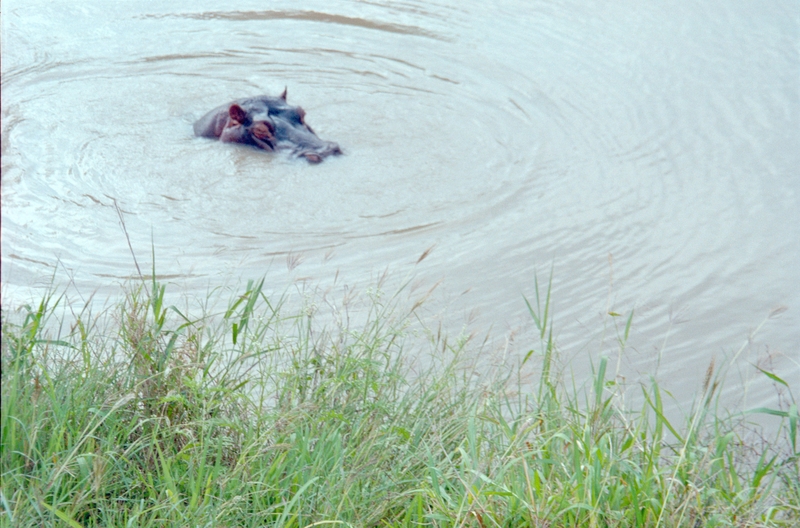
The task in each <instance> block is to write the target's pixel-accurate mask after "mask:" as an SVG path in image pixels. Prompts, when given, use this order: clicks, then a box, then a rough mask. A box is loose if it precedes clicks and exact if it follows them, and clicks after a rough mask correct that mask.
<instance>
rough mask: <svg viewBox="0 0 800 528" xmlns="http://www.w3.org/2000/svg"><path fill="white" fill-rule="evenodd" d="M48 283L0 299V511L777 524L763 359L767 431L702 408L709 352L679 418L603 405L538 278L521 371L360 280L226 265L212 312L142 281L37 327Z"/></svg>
mask: <svg viewBox="0 0 800 528" xmlns="http://www.w3.org/2000/svg"><path fill="white" fill-rule="evenodd" d="M61 301H62V299H61V298H59V297H58V296H56V295H49V296H46V297H45V298H43V299H42V300H41V302H40V303H39V304H38V305H37V306H31V307H29V308H27V309H23V310H22V311H21V312H18V313H14V314H9V313H7V312H5V310H4V313H3V336H2V445H1V446H0V450H1V452H0V455H1V459H2V483H1V487H2V497H0V499H2V500H1V501H0V505H1V506H2V517H1V518H2V520H1V521H0V523H1V524H2V525H5V526H41V525H58V524H63V525H65V526H72V527H77V526H214V527H219V526H225V527H231V528H232V527H240V526H253V527H255V526H259V527H260V526H312V525H313V526H476V527H481V528H483V527H489V526H727V525H733V526H760V525H774V526H795V525H796V524H797V523H798V522H800V477H798V475H799V474H800V461H799V459H798V445H797V440H798V434H797V422H798V412H797V405H796V400H795V399H794V398H796V397H797V395H796V394H795V395H793V396H792V395H791V390H789V389H790V387H789V386H788V384H787V383H786V382H785V381H784V380H782V379H780V378H779V377H777V376H775V375H774V374H772V373H769V372H765V373H764V374H765V375H766V376H770V377H772V378H773V381H775V382H776V383H777V384H779V385H780V386H782V387H785V388H786V389H787V391H788V394H790V396H791V398H790V399H791V401H787V403H786V406H785V408H779V409H760V410H758V412H759V413H760V414H762V415H768V416H770V417H771V418H774V419H775V420H776V421H782V425H781V426H780V427H778V428H777V430H778V433H777V435H775V436H774V437H770V438H761V437H758V436H757V435H754V434H753V431H752V430H751V429H750V428H748V426H747V421H746V418H747V416H748V415H746V414H743V413H742V412H739V411H732V410H725V409H718V408H717V407H716V406H715V401H716V400H715V395H716V394H717V393H718V392H719V389H720V385H721V384H722V383H724V371H722V370H720V369H719V368H717V367H715V366H714V364H713V363H712V364H711V365H710V366H708V365H698V369H705V370H706V376H705V381H704V383H703V387H702V397H701V398H700V400H699V401H698V402H697V403H696V405H695V406H694V407H693V410H692V412H691V413H690V414H689V415H688V416H687V417H686V420H685V421H684V422H682V423H676V422H675V421H670V420H669V419H667V417H666V415H665V413H664V411H663V409H664V405H665V400H668V399H669V396H668V395H667V394H665V393H664V391H662V390H661V389H660V388H659V384H658V381H657V380H652V382H651V383H650V384H648V385H645V386H642V388H641V391H642V395H643V401H644V402H645V403H644V404H643V406H642V407H641V408H638V409H631V408H627V407H626V406H625V404H624V400H623V399H622V398H620V397H619V391H618V388H617V385H616V382H615V380H614V379H612V378H613V376H611V375H610V374H609V370H610V369H607V361H606V360H605V359H602V360H600V362H599V363H598V365H596V368H595V377H594V382H593V383H592V384H591V386H590V387H589V388H588V389H586V390H583V389H576V388H574V387H573V386H572V385H571V384H570V383H569V382H567V381H566V380H565V379H562V377H560V376H559V375H558V372H557V370H556V369H554V368H553V365H554V362H555V360H556V358H557V356H558V355H559V353H560V351H559V348H558V346H557V343H556V342H555V341H554V339H553V333H552V332H553V328H552V323H551V314H550V310H549V307H550V304H549V292H548V291H542V292H541V296H540V295H539V288H538V287H537V289H536V296H535V298H532V299H529V307H530V312H531V316H532V319H533V322H534V324H535V326H536V328H537V330H538V334H537V336H538V338H539V340H538V341H537V342H535V343H531V344H530V346H531V348H530V353H528V354H527V356H526V357H525V358H524V361H523V362H522V363H524V364H525V365H527V366H530V365H536V369H535V370H536V372H537V373H538V381H536V382H535V383H534V384H533V385H532V388H531V386H529V385H524V386H523V384H522V382H521V380H520V376H519V370H518V369H516V370H513V369H512V370H505V371H500V372H494V373H491V374H488V373H486V372H478V371H476V369H475V368H474V367H473V368H470V366H469V365H471V364H474V363H473V362H472V361H471V358H474V354H475V353H476V348H477V346H476V345H474V344H473V342H472V341H471V340H470V339H468V337H466V336H448V335H447V334H446V332H444V331H443V330H440V329H433V330H431V329H427V328H426V327H425V324H424V323H425V321H424V320H422V321H420V319H419V316H418V314H417V309H418V306H417V305H415V306H413V307H411V308H405V307H404V306H401V304H400V303H398V302H397V301H396V298H393V297H390V296H386V295H382V294H380V293H379V292H372V293H371V294H369V295H367V296H366V303H365V305H364V306H362V308H361V309H360V311H359V312H358V313H352V314H351V313H349V312H348V311H347V309H342V308H341V307H340V306H335V305H332V304H329V303H326V302H325V301H324V300H323V299H308V300H307V302H306V303H305V304H304V305H303V307H302V308H299V309H295V308H289V307H288V304H287V303H286V302H285V301H286V298H285V297H281V298H277V299H273V298H270V297H269V296H268V295H266V294H265V293H264V292H263V283H250V284H249V285H248V287H247V288H246V291H244V292H242V293H241V294H240V295H237V296H236V297H235V298H234V299H233V300H232V301H231V303H230V304H229V306H228V308H227V310H224V311H221V312H219V313H187V312H186V311H185V310H180V309H177V308H175V307H171V306H167V304H166V303H165V290H164V287H163V286H162V285H160V284H159V283H157V282H156V281H150V282H146V283H145V284H144V285H143V286H141V287H138V288H132V289H131V290H130V292H129V293H128V294H127V295H126V297H125V299H124V301H123V302H122V303H121V304H120V306H119V307H118V308H116V309H114V310H111V311H108V312H105V313H103V314H100V315H97V316H92V315H89V314H85V313H80V314H78V315H74V321H73V322H71V323H70V324H69V325H67V326H68V328H65V327H64V326H61V329H60V330H57V329H58V328H59V325H58V324H54V323H55V321H54V320H53V318H54V317H55V314H56V313H58V308H59V303H60V302H61ZM61 308H63V307H61ZM631 324H632V319H631V318H628V319H627V324H625V325H623V328H622V329H621V332H620V336H619V346H621V347H624V346H625V340H626V338H627V335H628V331H629V329H630V326H631ZM420 355H424V356H425V357H426V358H427V359H426V362H425V365H426V367H425V368H424V369H422V368H419V367H418V366H417V365H416V364H415V363H414V362H413V358H414V357H419V356H420ZM521 366H522V365H520V367H521Z"/></svg>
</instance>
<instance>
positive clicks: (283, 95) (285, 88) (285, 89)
mask: <svg viewBox="0 0 800 528" xmlns="http://www.w3.org/2000/svg"><path fill="white" fill-rule="evenodd" d="M288 89H289V88H288V87H286V86H284V87H283V93H282V94H281V99H283V100H284V101H285V100H286V91H287V90H288Z"/></svg>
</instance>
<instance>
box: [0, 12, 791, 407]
mask: <svg viewBox="0 0 800 528" xmlns="http://www.w3.org/2000/svg"><path fill="white" fill-rule="evenodd" d="M799 13H800V12H799V11H798V9H797V2H796V1H775V2H767V3H765V2H746V1H745V2H734V3H732V2H725V1H722V0H719V1H713V0H712V1H709V2H702V3H687V2H683V3H679V4H676V5H672V4H670V3H664V2H651V3H647V4H643V5H633V4H631V3H627V2H601V1H596V2H592V1H589V2H587V1H581V2H574V1H569V0H556V1H527V0H526V1H523V0H498V1H491V2H457V1H455V0H438V1H433V2H431V1H426V2H422V1H417V0H404V1H391V0H374V1H357V0H353V1H335V0H326V1H324V2H322V1H306V2H290V1H275V2H269V3H265V2H256V1H245V0H239V1H232V2H225V3H224V4H220V3H219V2H209V1H191V2H189V1H184V0H178V1H174V2H168V3H165V2H117V1H109V0H89V1H83V2H72V1H64V0H48V1H46V2H44V1H36V0H11V1H6V2H4V3H3V11H2V39H3V40H2V95H3V96H2V257H3V260H2V274H3V275H2V279H3V297H4V300H3V302H4V303H11V304H13V303H15V302H23V301H25V300H27V299H28V298H29V297H30V296H31V295H35V292H36V291H41V288H44V287H46V286H47V285H49V284H50V283H51V281H53V280H55V282H56V283H57V284H60V285H67V287H68V288H69V289H70V291H73V292H81V293H79V295H83V296H88V295H89V293H91V292H97V293H96V296H97V297H98V298H102V297H103V296H104V295H109V296H113V295H117V294H118V291H119V290H118V285H119V284H121V283H124V282H125V281H126V280H128V279H129V278H130V277H133V276H135V275H136V271H135V267H134V265H133V259H132V257H131V252H130V249H129V246H128V239H127V238H126V236H125V233H124V232H123V229H122V225H121V222H120V215H121V216H122V218H123V219H124V227H125V231H127V234H128V237H129V238H130V243H131V246H132V247H133V248H134V251H135V253H136V254H137V260H139V261H140V263H141V264H142V266H143V267H145V268H149V266H150V254H151V249H152V250H154V251H155V254H156V261H157V272H158V274H159V275H160V276H161V277H162V279H164V280H166V281H168V282H173V283H174V284H175V285H177V286H176V287H178V288H180V289H182V290H184V291H188V292H189V293H191V292H196V293H198V294H199V295H201V296H202V295H205V293H206V292H207V291H209V290H210V289H213V288H214V287H216V286H218V285H221V284H230V283H231V281H232V280H236V279H239V278H240V279H241V280H247V279H250V278H258V277H261V276H266V277H267V283H268V284H269V285H271V288H273V289H274V291H277V292H281V291H283V290H285V289H286V287H287V284H290V283H291V282H292V281H298V280H299V281H305V282H307V283H319V284H323V285H332V286H330V287H332V288H338V287H340V286H342V285H360V286H362V287H364V288H366V287H368V286H369V285H370V284H372V283H374V281H375V280H376V278H377V277H379V276H380V275H381V274H382V273H383V272H384V270H386V269H388V270H389V271H390V273H392V274H395V275H396V276H398V277H401V278H404V277H408V276H412V277H414V279H415V281H416V282H415V284H421V285H423V286H420V288H422V290H421V291H424V289H425V288H427V287H430V286H432V285H433V284H435V283H437V282H438V281H440V280H441V281H442V282H441V285H440V286H439V288H438V290H437V293H436V295H435V296H434V297H433V300H432V301H431V302H432V303H433V305H432V308H431V313H438V312H439V311H440V309H441V310H444V311H445V312H446V315H445V316H443V317H445V318H446V319H447V321H448V324H449V325H450V328H451V330H452V331H458V330H460V325H461V324H465V323H468V324H469V325H470V328H472V329H475V331H476V332H478V333H481V332H485V331H490V332H491V333H492V335H493V336H495V337H496V338H498V339H501V340H502V339H503V338H504V337H506V336H508V337H510V339H511V344H510V347H509V349H508V350H509V353H510V354H512V355H514V354H517V355H519V356H522V355H524V354H525V353H526V352H527V350H528V346H529V343H530V342H529V341H528V340H527V339H528V338H529V337H530V328H531V324H530V318H529V316H528V315H527V311H526V308H525V305H524V303H523V301H522V295H523V294H524V295H527V296H529V297H532V296H533V295H534V291H533V283H534V277H536V276H537V274H538V277H539V280H540V282H541V281H544V282H546V281H547V278H548V275H549V272H550V269H551V267H552V268H553V269H554V280H553V299H554V307H555V314H556V328H557V330H558V339H559V342H560V344H561V345H562V349H563V350H564V351H565V353H566V355H567V357H569V358H571V359H572V360H573V364H574V365H575V367H576V368H577V369H579V370H580V369H583V370H584V371H585V369H586V365H588V361H587V358H591V359H593V360H596V359H597V355H598V354H599V353H606V352H609V351H613V350H614V349H613V347H612V346H609V342H611V343H613V339H614V338H615V334H614V331H613V322H614V321H615V320H616V319H615V318H613V317H611V316H609V315H607V314H608V313H609V312H615V313H620V314H624V316H626V315H627V314H628V313H629V312H630V311H631V310H632V309H635V314H636V315H635V318H634V327H633V331H632V335H631V340H630V343H629V348H628V349H627V351H626V354H625V370H624V375H625V376H626V377H627V378H628V379H631V380H632V379H636V377H637V376H638V375H644V374H648V373H652V372H653V371H654V369H655V368H656V366H658V372H659V376H661V377H662V378H663V380H664V381H665V383H666V384H667V385H668V387H669V388H671V389H672V390H673V392H674V393H675V394H676V397H677V398H678V399H679V400H681V401H688V400H689V399H690V398H691V396H692V394H693V392H694V391H696V390H697V388H698V387H699V385H700V384H701V383H702V379H703V375H704V373H705V369H706V366H707V365H708V364H709V362H710V361H711V358H712V357H717V358H718V360H719V361H722V359H723V358H728V359H731V358H733V357H735V356H736V357H737V366H736V369H735V371H734V372H735V376H734V378H735V377H737V376H740V377H741V378H742V381H741V382H740V380H738V379H736V380H735V381H736V383H733V384H732V386H731V391H732V394H735V395H736V396H740V395H741V394H743V390H742V387H743V386H744V387H746V391H745V392H746V394H747V396H746V397H747V401H746V402H745V405H747V406H750V405H770V406H776V405H777V404H778V400H777V398H778V397H777V396H776V393H775V390H774V387H773V386H772V384H771V382H770V381H769V380H768V379H766V378H764V377H763V376H760V377H759V374H758V373H757V371H756V370H755V369H754V368H753V367H752V365H753V364H758V365H759V366H761V367H763V368H766V369H769V370H773V371H775V372H776V373H778V374H780V375H781V376H783V377H784V379H786V380H787V381H790V382H794V383H795V384H796V386H797V384H800V364H799V362H800V359H798V358H800V354H799V353H798V350H799V349H800V195H799V193H800V171H799V170H798V167H800V59H799V58H798V54H799V52H798V47H799V46H800V45H799V44H798V43H799V42H800V36H799V35H800V32H799V30H798V28H800V21H799V20H798V19H799V18H800V14H799ZM284 87H287V88H288V93H289V101H290V102H293V103H295V104H299V105H302V106H303V107H304V108H305V110H306V111H307V120H308V122H309V123H310V124H311V125H312V126H313V127H314V129H315V130H316V132H317V133H318V135H319V136H320V137H321V138H323V139H328V140H332V141H337V142H338V143H339V144H340V145H341V146H342V148H343V149H344V151H345V153H346V154H345V156H342V157H338V158H333V159H328V160H326V161H325V162H324V163H322V164H321V165H319V166H311V165H308V164H306V163H304V162H302V161H299V160H292V159H289V158H288V157H286V156H284V155H274V156H273V155H269V154H265V153H263V152H259V151H256V150H253V149H249V148H243V147H236V146H232V145H222V144H219V143H215V142H213V141H208V140H204V139H198V138H195V137H193V136H192V123H193V122H194V121H195V120H196V119H197V118H199V117H200V116H202V115H203V114H204V113H205V112H207V111H208V110H210V109H211V108H214V107H216V106H218V105H220V104H223V103H225V102H226V101H229V100H232V99H235V98H239V97H245V96H251V95H258V94H262V93H266V94H272V95H277V94H279V93H280V92H281V91H282V90H283V88H284ZM431 248H432V249H431ZM427 250H430V252H429V253H428V255H427V257H426V258H425V259H423V260H422V261H420V262H417V261H418V259H419V258H420V256H421V255H423V253H424V252H426V251H427ZM783 308H787V310H785V311H783ZM775 310H777V311H778V312H782V313H780V314H779V315H778V316H775V317H772V318H768V316H769V315H770V314H771V313H775V312H774V311H775ZM618 319H620V320H621V319H622V318H618ZM621 323H622V324H623V325H624V321H621ZM762 323H763V325H762ZM757 327H758V328H759V329H758V332H757V333H756V334H755V335H754V336H751V333H752V332H753V331H754V330H755V329H756V328H757ZM603 335H606V341H605V342H602V341H601V337H602V336H603ZM601 343H602V344H601ZM742 347H743V348H742ZM739 350H741V353H739V354H738V356H737V353H738V351H739Z"/></svg>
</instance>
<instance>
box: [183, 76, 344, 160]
mask: <svg viewBox="0 0 800 528" xmlns="http://www.w3.org/2000/svg"><path fill="white" fill-rule="evenodd" d="M305 114H306V113H305V111H304V110H303V109H302V108H300V107H299V106H292V105H290V104H288V103H287V102H286V90H284V91H283V94H281V95H280V96H279V97H270V96H267V95H261V96H257V97H249V98H246V99H237V100H235V101H232V102H230V103H228V104H225V105H222V106H220V107H218V108H215V109H214V110H212V111H210V112H209V113H207V114H206V115H204V116H203V117H201V118H200V119H198V120H197V122H196V123H195V124H194V133H195V135H196V136H201V137H207V138H214V139H219V140H220V141H222V142H225V143H242V144H245V145H251V146H254V147H256V148H260V149H263V150H269V151H278V150H289V151H291V152H292V154H293V155H295V156H298V157H303V158H305V159H307V160H308V161H309V162H310V163H319V162H321V161H322V160H323V159H325V158H326V157H328V156H331V155H339V154H341V153H342V150H341V149H340V148H339V145H338V144H336V143H334V142H332V141H324V140H322V139H320V138H319V137H318V136H317V134H315V133H314V130H312V129H311V127H310V126H308V125H307V124H306V122H305Z"/></svg>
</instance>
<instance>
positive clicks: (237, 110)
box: [228, 104, 247, 123]
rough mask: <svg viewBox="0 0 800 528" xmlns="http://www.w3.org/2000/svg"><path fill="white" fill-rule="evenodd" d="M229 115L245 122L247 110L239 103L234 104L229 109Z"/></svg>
mask: <svg viewBox="0 0 800 528" xmlns="http://www.w3.org/2000/svg"><path fill="white" fill-rule="evenodd" d="M228 115H229V116H230V118H231V119H233V120H234V121H236V122H237V123H244V122H245V120H246V119H247V112H245V111H244V109H243V108H242V107H241V106H239V105H238V104H232V105H231V107H230V108H229V109H228Z"/></svg>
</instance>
